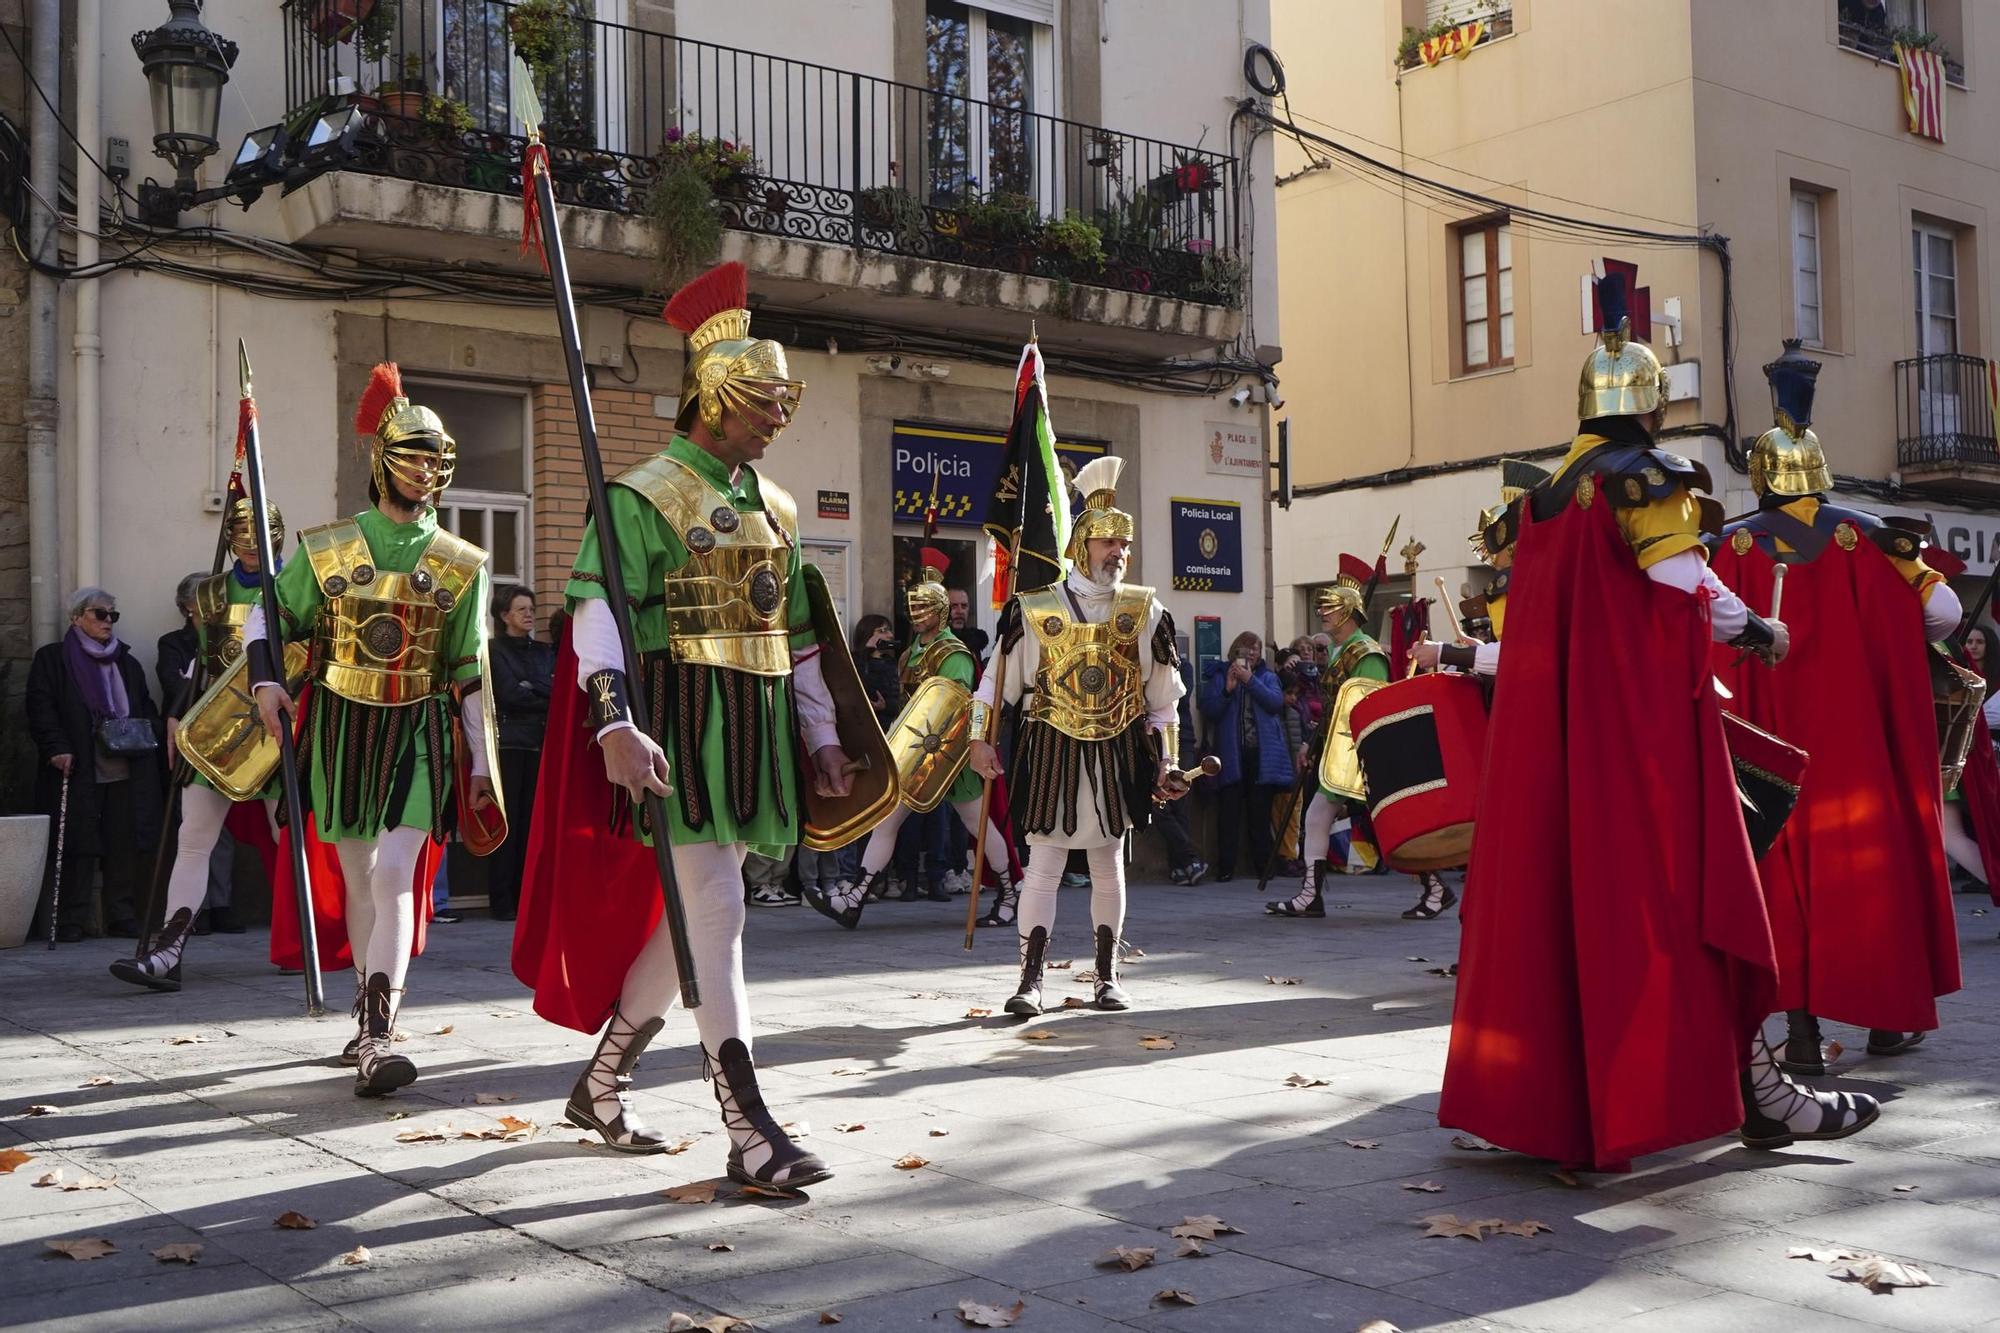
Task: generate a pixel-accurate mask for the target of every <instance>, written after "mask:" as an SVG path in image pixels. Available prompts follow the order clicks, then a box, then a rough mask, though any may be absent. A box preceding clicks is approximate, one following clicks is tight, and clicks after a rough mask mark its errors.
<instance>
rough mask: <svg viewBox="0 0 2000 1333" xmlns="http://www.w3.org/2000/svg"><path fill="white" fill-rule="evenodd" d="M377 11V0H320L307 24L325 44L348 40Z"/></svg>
mask: <svg viewBox="0 0 2000 1333" xmlns="http://www.w3.org/2000/svg"><path fill="white" fill-rule="evenodd" d="M374 12H375V0H319V3H318V4H317V5H315V6H314V7H313V10H312V13H311V15H310V16H309V17H308V18H307V20H306V24H307V26H308V27H309V28H310V29H311V30H312V35H313V36H315V37H317V38H319V40H320V44H321V45H323V46H332V45H333V44H334V43H335V42H347V41H352V40H353V39H354V34H355V33H356V32H357V31H359V30H360V28H361V25H362V24H363V23H366V22H367V21H368V18H369V16H370V15H372V14H373V13H374Z"/></svg>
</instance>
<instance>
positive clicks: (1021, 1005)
mask: <svg viewBox="0 0 2000 1333" xmlns="http://www.w3.org/2000/svg"><path fill="white" fill-rule="evenodd" d="M1048 955H1049V932H1048V931H1047V930H1045V929H1043V928H1042V927H1041V926H1036V927H1035V928H1034V929H1033V930H1031V931H1029V932H1028V933H1027V934H1026V935H1023V936H1022V937H1021V982H1020V984H1019V985H1018V986H1016V987H1014V994H1013V996H1012V998H1010V999H1009V1000H1008V1001H1007V1005H1006V1008H1007V1012H1008V1013H1010V1014H1013V1015H1014V1016H1015V1017H1016V1018H1039V1017H1041V1013H1042V968H1043V966H1044V965H1045V964H1046V963H1047V962H1048Z"/></svg>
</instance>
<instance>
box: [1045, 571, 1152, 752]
mask: <svg viewBox="0 0 2000 1333" xmlns="http://www.w3.org/2000/svg"><path fill="white" fill-rule="evenodd" d="M1152 602H1153V590H1152V589H1151V588H1140V587H1134V586H1130V585H1127V586H1125V587H1121V588H1120V589H1119V590H1118V593H1117V596H1116V597H1114V598H1113V600H1112V603H1111V618H1110V619H1109V620H1106V621H1104V622H1103V623H1102V624H1095V625H1093V624H1089V623H1087V622H1085V621H1081V620H1078V619H1076V617H1075V616H1074V614H1073V613H1072V612H1071V611H1070V607H1069V599H1068V597H1067V596H1065V595H1064V593H1063V592H1062V590H1061V588H1060V586H1058V587H1054V588H1043V589H1041V590H1039V591H1037V592H1031V593H1023V594H1022V596H1021V614H1022V616H1023V617H1024V618H1025V620H1026V622H1027V625H1028V628H1029V629H1030V630H1031V631H1032V632H1033V633H1034V636H1035V642H1036V645H1037V646H1038V647H1039V648H1040V650H1041V664H1040V665H1039V667H1038V668H1037V669H1036V672H1035V697H1034V699H1033V700H1032V701H1031V702H1030V704H1029V706H1028V716H1030V717H1033V718H1037V719H1039V720H1041V721H1043V722H1046V723H1048V724H1049V725H1050V726H1052V727H1054V728H1055V729H1056V730H1057V731H1060V732H1061V733H1063V735H1065V736H1072V737H1074V738H1076V739H1077V740H1080V741H1105V740H1110V739H1111V738H1112V737H1114V736H1116V735H1118V734H1119V733H1121V732H1123V731H1124V730H1125V729H1126V728H1127V727H1129V726H1131V725H1132V724H1133V723H1134V722H1136V721H1138V720H1139V716H1140V714H1142V713H1143V712H1145V709H1146V690H1145V673H1144V670H1143V664H1142V663H1141V661H1140V657H1139V636H1140V635H1142V634H1144V633H1145V632H1146V619H1147V613H1148V612H1149V611H1150V610H1151V609H1152Z"/></svg>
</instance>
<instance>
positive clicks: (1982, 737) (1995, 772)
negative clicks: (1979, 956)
mask: <svg viewBox="0 0 2000 1333" xmlns="http://www.w3.org/2000/svg"><path fill="white" fill-rule="evenodd" d="M1959 665H1960V666H1965V665H1967V664H1966V663H1965V662H1963V661H1961V662H1960V663H1959ZM1987 688H1988V689H1991V688H1993V687H1992V686H1990V685H1989V686H1988V687H1987ZM1958 794H1959V798H1960V799H1961V800H1963V801H1964V802H1965V809H1966V813H1967V814H1969V815H1971V816H1972V834H1973V836H1974V837H1975V838H1977V839H1979V859H1980V861H1981V862H1983V863H1984V864H1985V867H1986V892H1987V893H1988V895H1990V896H1991V897H1992V899H1993V901H1994V902H1995V903H2000V760H1996V758H1995V756H1994V751H1993V733H1992V732H1990V731H1988V730H1987V729H1986V728H1985V727H1984V726H1975V727H1974V728H1973V729H1972V751H1971V753H1970V754H1969V755H1967V756H1966V760H1965V776H1964V777H1963V778H1961V779H1959V783H1958Z"/></svg>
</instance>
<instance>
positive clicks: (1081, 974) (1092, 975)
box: [1069, 967, 1097, 986]
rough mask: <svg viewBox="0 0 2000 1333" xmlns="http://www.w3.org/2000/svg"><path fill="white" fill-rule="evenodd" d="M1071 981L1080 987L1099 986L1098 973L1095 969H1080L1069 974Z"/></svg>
mask: <svg viewBox="0 0 2000 1333" xmlns="http://www.w3.org/2000/svg"><path fill="white" fill-rule="evenodd" d="M1069 979H1070V980H1071V981H1074V982H1075V983H1076V984H1077V985H1079V986H1095V985H1096V984H1097V972H1096V970H1095V969H1093V968H1088V967H1079V968H1078V969H1076V971H1074V972H1072V973H1070V974H1069Z"/></svg>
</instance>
